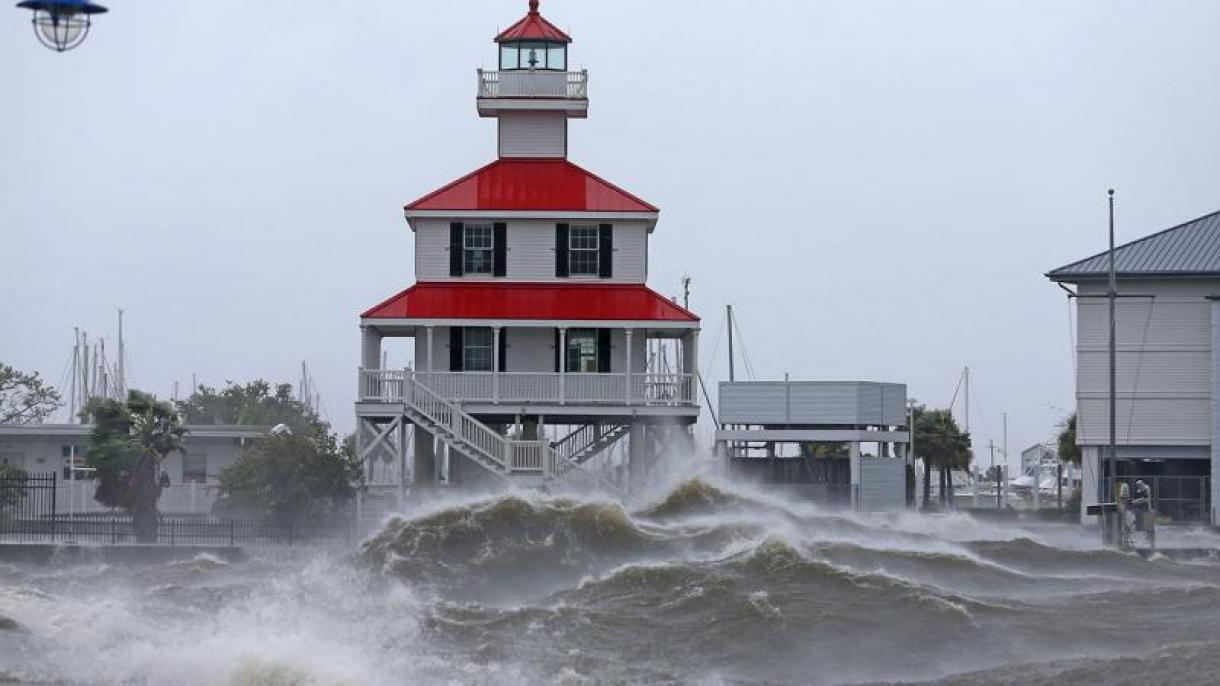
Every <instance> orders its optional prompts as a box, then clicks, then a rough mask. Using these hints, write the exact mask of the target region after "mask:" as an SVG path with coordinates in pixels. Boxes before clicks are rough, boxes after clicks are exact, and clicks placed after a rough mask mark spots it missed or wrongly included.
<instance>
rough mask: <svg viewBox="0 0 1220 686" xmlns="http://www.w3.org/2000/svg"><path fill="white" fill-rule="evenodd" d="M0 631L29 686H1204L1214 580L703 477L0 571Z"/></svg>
mask: <svg viewBox="0 0 1220 686" xmlns="http://www.w3.org/2000/svg"><path fill="white" fill-rule="evenodd" d="M3 618H9V619H10V621H11V623H12V624H11V626H12V628H11V629H7V630H6V628H5V625H4V624H3V622H2V621H0V677H3V678H8V679H13V680H18V681H52V682H66V683H82V682H87V683H117V682H125V681H127V682H131V681H134V682H137V683H161V682H174V683H187V684H192V683H200V684H212V683H216V684H222V683H223V684H230V683H239V684H310V683H327V684H329V683H353V684H356V683H359V684H366V683H368V684H381V683H402V682H404V681H414V682H421V683H432V682H447V683H496V684H499V683H540V682H561V683H607V682H608V683H641V682H642V683H656V682H661V683H724V682H732V683H814V684H833V683H844V682H851V683H862V682H869V681H872V682H877V683H886V682H896V681H902V682H910V681H918V680H924V681H936V680H942V681H943V683H995V684H1000V683H1018V682H1019V683H1026V682H1027V680H1026V679H1025V677H1026V676H1029V677H1030V679H1031V680H1032V682H1033V683H1068V682H1071V683H1086V684H1087V683H1099V684H1100V683H1106V684H1108V683H1113V679H1112V678H1104V679H1103V678H1101V677H1100V676H1099V678H1096V679H1094V678H1093V675H1094V674H1096V675H1105V674H1109V675H1111V677H1113V675H1114V674H1116V673H1119V672H1121V671H1122V670H1125V669H1130V670H1131V671H1132V673H1136V674H1138V673H1147V674H1154V673H1155V672H1153V671H1151V670H1154V669H1158V668H1164V669H1170V670H1171V671H1172V670H1177V671H1172V673H1174V674H1178V675H1180V676H1181V681H1180V683H1203V682H1201V681H1192V679H1193V678H1194V676H1192V675H1200V674H1210V672H1207V669H1206V668H1207V665H1209V664H1211V661H1212V660H1213V658H1212V657H1211V655H1214V654H1215V650H1214V648H1215V646H1211V647H1212V652H1211V653H1208V651H1207V649H1206V647H1207V646H1209V645H1211V644H1205V646H1204V647H1203V648H1200V647H1199V646H1198V645H1196V644H1193V643H1191V641H1197V640H1199V639H1200V637H1203V636H1208V635H1211V633H1209V632H1212V633H1214V627H1215V626H1218V625H1220V565H1216V564H1192V563H1182V562H1175V561H1171V560H1168V559H1163V558H1162V559H1153V560H1144V559H1142V558H1140V557H1138V556H1134V555H1124V554H1121V553H1116V552H1112V551H1103V550H1099V549H1097V547H1096V546H1095V545H1094V544H1093V538H1092V535H1091V534H1088V533H1086V532H1082V531H1080V530H1078V529H1076V528H1073V527H1062V526H1040V525H1036V524H1035V525H1026V526H1016V525H1001V524H993V523H981V522H978V521H975V520H973V519H971V518H969V517H967V516H965V515H951V516H947V517H940V518H930V517H919V516H916V515H910V514H904V515H898V516H892V517H880V518H876V517H865V516H857V515H854V514H851V513H845V512H834V511H827V510H825V509H822V508H818V507H815V506H813V505H811V504H809V503H804V502H793V501H788V500H784V499H783V498H777V497H774V496H772V495H770V494H767V493H765V492H759V491H755V490H750V489H747V488H741V487H730V486H726V485H723V484H720V483H717V482H715V481H714V480H712V479H707V478H698V479H690V480H687V481H684V482H682V483H679V484H677V485H675V486H674V487H673V488H672V489H669V490H668V491H666V492H664V493H661V494H660V495H659V497H657V498H656V499H655V500H654V501H652V502H647V503H642V504H639V506H638V507H634V508H624V507H623V506H621V505H619V504H617V503H611V502H605V501H598V500H580V499H573V498H564V497H550V496H544V495H541V494H528V495H526V494H509V495H504V496H499V497H488V498H484V499H481V500H469V501H462V502H450V503H448V504H443V505H440V506H437V507H434V508H433V509H430V510H427V511H421V512H417V513H413V514H411V515H398V516H394V517H391V518H389V519H388V520H387V522H386V523H385V524H384V526H383V527H382V528H381V529H380V530H379V531H377V532H376V533H374V534H373V535H372V536H371V537H370V538H369V539H367V540H366V541H365V542H364V543H363V544H362V545H361V546H360V547H359V548H358V549H357V550H355V551H353V552H352V553H351V554H350V556H347V557H344V556H337V557H327V556H326V555H325V554H323V553H321V552H318V551H311V550H307V549H297V550H294V551H292V552H290V553H276V554H268V553H259V554H256V555H253V556H251V558H250V559H248V560H245V561H242V562H234V563H229V562H225V561H223V560H220V559H217V558H212V557H208V556H197V557H193V558H188V559H186V560H184V561H181V562H173V563H165V564H156V565H144V566H132V567H125V566H119V565H109V566H108V565H100V564H92V565H80V566H78V567H73V568H26V567H20V566H11V567H3V566H0V619H3ZM1168 656H1173V657H1174V658H1175V659H1177V660H1178V661H1179V662H1184V663H1185V664H1181V665H1173V666H1172V667H1171V666H1167V662H1168V661H1169V659H1170V658H1169V657H1168ZM1090 670H1091V671H1090ZM1142 670H1146V671H1142ZM1005 679H1007V680H1005ZM1038 679H1041V680H1042V681H1038ZM1156 680H1157V679H1155V678H1152V677H1148V678H1146V679H1145V681H1156Z"/></svg>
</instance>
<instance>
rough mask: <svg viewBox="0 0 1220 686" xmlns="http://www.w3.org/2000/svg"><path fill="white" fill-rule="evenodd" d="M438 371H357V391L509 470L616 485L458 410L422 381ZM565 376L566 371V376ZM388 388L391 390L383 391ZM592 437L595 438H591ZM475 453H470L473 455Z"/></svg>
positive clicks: (609, 486)
mask: <svg viewBox="0 0 1220 686" xmlns="http://www.w3.org/2000/svg"><path fill="white" fill-rule="evenodd" d="M437 376H442V375H441V374H428V375H424V374H413V373H412V372H410V371H409V370H381V369H362V370H361V373H360V389H361V394H362V398H363V399H366V400H367V399H370V398H373V399H378V400H382V399H387V398H393V396H394V394H395V392H397V394H398V397H397V398H394V399H395V400H396V401H400V402H403V403H405V404H407V405H409V406H410V407H411V408H412V409H413V410H415V411H416V412H418V413H419V414H421V415H423V416H424V418H426V419H427V420H428V421H430V422H432V423H433V424H434V425H436V427H438V428H441V429H444V430H446V431H448V432H449V433H450V434H452V435H453V437H454V438H455V439H456V440H458V441H460V442H461V443H462V444H463V445H462V446H460V447H464V448H466V449H468V450H471V451H473V452H477V453H479V455H478V457H482V458H483V459H484V460H486V461H489V462H491V463H492V464H493V465H494V466H496V467H499V468H500V469H502V470H504V472H506V473H508V474H512V473H539V474H541V475H542V476H544V477H545V478H548V479H552V478H564V477H567V476H569V475H571V474H573V473H579V474H580V475H582V476H583V477H584V478H586V479H588V480H589V481H590V483H591V484H593V486H594V487H596V488H600V489H603V490H606V491H607V492H610V493H616V494H619V495H621V493H619V491H618V489H617V488H616V487H615V486H614V484H611V483H609V482H606V481H605V480H604V479H602V478H601V477H600V476H599V475H597V474H595V473H593V472H591V471H589V470H586V469H584V468H583V466H582V465H580V464H578V463H576V462H574V461H572V460H571V459H569V458H568V456H566V455H560V454H559V452H557V451H556V450H555V448H553V447H552V446H551V444H550V443H548V442H546V441H518V440H512V439H509V438H506V437H505V436H503V435H501V434H500V433H499V432H497V431H495V430H493V429H492V428H491V427H489V426H487V425H486V424H484V423H482V422H480V421H479V420H478V419H475V418H474V417H473V416H471V415H469V414H467V413H466V412H464V411H462V409H461V408H460V407H459V406H457V405H456V404H454V401H452V400H448V399H446V398H444V397H443V396H441V395H440V394H438V393H437V392H436V391H435V390H433V389H431V388H429V387H428V386H427V385H426V384H425V383H424V379H425V378H428V379H429V380H432V379H433V378H434V377H437ZM565 376H566V375H565ZM387 389H391V390H387ZM594 440H596V436H594ZM472 457H474V456H472Z"/></svg>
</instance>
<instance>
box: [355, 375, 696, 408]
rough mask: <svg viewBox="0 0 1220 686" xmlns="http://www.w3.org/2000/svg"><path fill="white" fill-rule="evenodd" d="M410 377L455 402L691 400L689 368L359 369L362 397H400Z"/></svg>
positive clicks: (373, 399)
mask: <svg viewBox="0 0 1220 686" xmlns="http://www.w3.org/2000/svg"><path fill="white" fill-rule="evenodd" d="M408 377H411V378H414V379H415V380H416V381H418V382H420V383H421V384H423V385H425V386H427V387H428V388H430V389H432V390H433V391H434V392H435V393H436V394H437V395H439V396H441V397H443V398H446V399H448V400H451V401H457V402H468V403H469V402H479V403H516V404H520V403H536V404H547V405H555V404H559V405H563V404H573V403H576V404H585V405H589V404H593V405H667V406H691V405H694V404H695V380H694V376H693V375H692V374H645V373H640V374H630V375H629V374H575V373H573V374H557V373H546V372H500V373H492V372H413V371H411V370H409V369H362V370H360V399H361V401H363V402H401V401H403V399H404V393H406V392H407V390H406V389H407V388H408V387H409V384H407V383H406V380H407V379H408Z"/></svg>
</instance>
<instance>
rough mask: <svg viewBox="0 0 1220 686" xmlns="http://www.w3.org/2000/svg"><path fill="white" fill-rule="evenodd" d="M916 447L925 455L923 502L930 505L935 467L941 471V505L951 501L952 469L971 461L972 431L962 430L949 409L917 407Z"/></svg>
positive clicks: (920, 453) (922, 456)
mask: <svg viewBox="0 0 1220 686" xmlns="http://www.w3.org/2000/svg"><path fill="white" fill-rule="evenodd" d="M915 450H916V453H917V455H918V456H919V457H921V458H923V506H924V508H925V509H927V507H928V506H929V503H930V500H931V490H932V468H933V467H936V468H937V469H938V471H939V474H940V486H941V487H940V500H941V505H942V506H944V505H947V504H948V494H949V489H950V486H951V484H952V477H951V475H952V470H954V469H961V468H965V467H968V466H969V465H970V435H969V434H966V433H963V432H962V430H961V429H960V428H959V427H958V425H957V421H956V420H954V419H953V413H952V412H950V411H949V410H929V409H926V408H924V407H922V406H919V407H916V408H915Z"/></svg>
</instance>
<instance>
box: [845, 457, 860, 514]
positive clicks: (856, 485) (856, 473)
mask: <svg viewBox="0 0 1220 686" xmlns="http://www.w3.org/2000/svg"><path fill="white" fill-rule="evenodd" d="M847 457H848V460H849V461H850V465H849V467H850V469H851V488H850V491H851V509H852V511H853V512H856V511H859V509H860V444H859V443H857V442H855V441H852V442H851V443H848V444H847Z"/></svg>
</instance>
